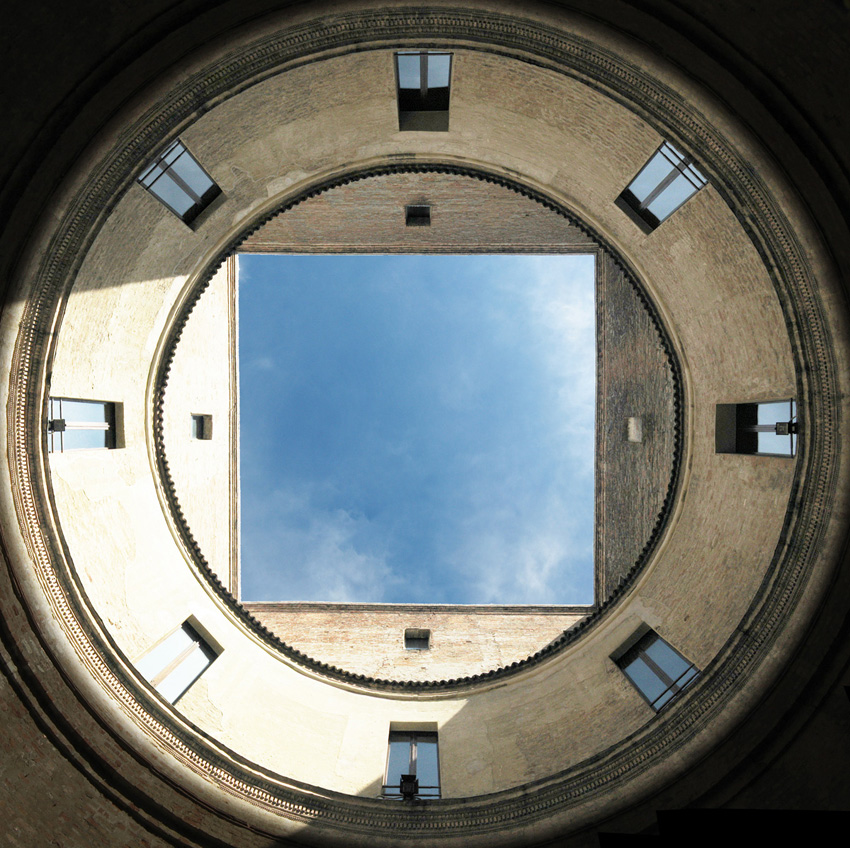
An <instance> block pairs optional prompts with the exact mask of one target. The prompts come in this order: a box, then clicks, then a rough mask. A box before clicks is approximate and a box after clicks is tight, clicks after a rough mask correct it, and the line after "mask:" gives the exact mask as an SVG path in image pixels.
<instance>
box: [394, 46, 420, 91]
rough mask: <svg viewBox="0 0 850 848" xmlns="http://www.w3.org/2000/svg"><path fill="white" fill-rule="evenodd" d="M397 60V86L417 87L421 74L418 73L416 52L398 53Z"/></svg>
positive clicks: (417, 55)
mask: <svg viewBox="0 0 850 848" xmlns="http://www.w3.org/2000/svg"><path fill="white" fill-rule="evenodd" d="M396 59H397V60H398V87H399V88H415V89H419V87H420V80H421V76H420V73H419V54H418V53H399V54H398V56H396Z"/></svg>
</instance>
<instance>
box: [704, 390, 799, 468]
mask: <svg viewBox="0 0 850 848" xmlns="http://www.w3.org/2000/svg"><path fill="white" fill-rule="evenodd" d="M799 430H800V427H799V423H798V421H797V404H796V403H795V402H794V401H793V400H778V401H767V402H764V403H718V404H717V416H716V419H715V427H714V445H715V450H716V451H717V453H751V454H757V455H759V456H794V455H796V453H797V434H798V433H799Z"/></svg>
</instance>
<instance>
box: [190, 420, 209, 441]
mask: <svg viewBox="0 0 850 848" xmlns="http://www.w3.org/2000/svg"><path fill="white" fill-rule="evenodd" d="M192 438H193V439H203V440H205V441H206V440H209V439H211V438H212V415H192Z"/></svg>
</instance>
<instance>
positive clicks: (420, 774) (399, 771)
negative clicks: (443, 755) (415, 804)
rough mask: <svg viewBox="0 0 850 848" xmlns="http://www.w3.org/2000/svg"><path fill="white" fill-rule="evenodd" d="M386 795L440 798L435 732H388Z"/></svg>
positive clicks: (384, 792) (384, 788)
mask: <svg viewBox="0 0 850 848" xmlns="http://www.w3.org/2000/svg"><path fill="white" fill-rule="evenodd" d="M383 796H384V797H385V798H405V799H411V798H439V797H440V762H439V755H438V753H437V733H436V732H435V731H426V730H415V731H400V730H391V731H390V743H389V751H388V753H387V773H386V776H385V778H384V787H383Z"/></svg>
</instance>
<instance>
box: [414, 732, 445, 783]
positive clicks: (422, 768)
mask: <svg viewBox="0 0 850 848" xmlns="http://www.w3.org/2000/svg"><path fill="white" fill-rule="evenodd" d="M416 776H417V777H418V778H419V789H420V794H421V795H431V796H434V795H439V794H440V793H439V786H440V771H439V767H438V764H437V740H436V739H428V738H425V739H422V738H421V737H420V738H419V739H418V740H417V743H416ZM423 786H434V787H436V788H435V789H423V788H422V787H423Z"/></svg>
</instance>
